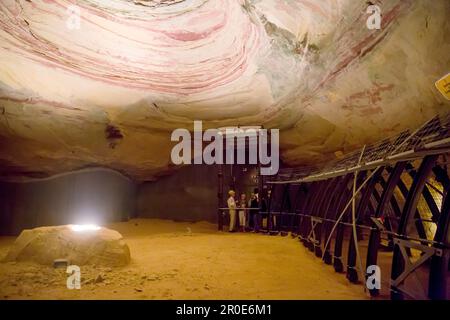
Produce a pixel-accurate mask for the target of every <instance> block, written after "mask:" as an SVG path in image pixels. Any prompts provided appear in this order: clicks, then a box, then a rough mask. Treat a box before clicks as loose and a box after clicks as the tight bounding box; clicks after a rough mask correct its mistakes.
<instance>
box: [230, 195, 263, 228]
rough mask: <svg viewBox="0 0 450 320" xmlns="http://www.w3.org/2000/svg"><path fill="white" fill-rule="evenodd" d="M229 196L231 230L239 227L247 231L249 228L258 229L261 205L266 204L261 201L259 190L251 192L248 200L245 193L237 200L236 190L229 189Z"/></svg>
mask: <svg viewBox="0 0 450 320" xmlns="http://www.w3.org/2000/svg"><path fill="white" fill-rule="evenodd" d="M228 196H229V197H228V200H227V205H228V212H229V214H230V228H229V231H230V232H234V231H236V230H237V229H238V230H240V231H241V232H246V231H247V230H251V231H258V229H259V211H260V206H261V205H263V206H264V204H263V203H262V202H260V199H259V194H258V192H257V190H255V192H252V193H251V195H250V199H248V200H247V195H246V194H245V193H242V194H241V195H240V197H239V199H238V200H236V199H235V197H236V193H235V192H234V190H230V191H228Z"/></svg>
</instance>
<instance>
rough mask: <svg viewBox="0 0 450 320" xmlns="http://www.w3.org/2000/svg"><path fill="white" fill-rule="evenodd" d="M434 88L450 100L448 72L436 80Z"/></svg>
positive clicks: (449, 74) (449, 77)
mask: <svg viewBox="0 0 450 320" xmlns="http://www.w3.org/2000/svg"><path fill="white" fill-rule="evenodd" d="M436 88H437V89H438V90H439V92H440V93H442V95H443V96H444V97H445V98H446V99H447V100H450V73H448V74H447V75H446V76H444V77H443V78H441V79H439V80H438V81H436Z"/></svg>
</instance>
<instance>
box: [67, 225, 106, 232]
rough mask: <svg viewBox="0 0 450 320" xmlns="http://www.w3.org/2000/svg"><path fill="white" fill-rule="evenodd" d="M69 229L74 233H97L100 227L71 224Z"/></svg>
mask: <svg viewBox="0 0 450 320" xmlns="http://www.w3.org/2000/svg"><path fill="white" fill-rule="evenodd" d="M69 227H70V229H71V230H72V231H75V232H86V231H97V230H100V227H99V226H97V225H95V224H71V225H70V226H69Z"/></svg>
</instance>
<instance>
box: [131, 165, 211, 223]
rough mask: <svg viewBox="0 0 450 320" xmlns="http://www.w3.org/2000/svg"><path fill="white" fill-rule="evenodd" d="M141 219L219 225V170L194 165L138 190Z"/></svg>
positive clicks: (146, 183)
mask: <svg viewBox="0 0 450 320" xmlns="http://www.w3.org/2000/svg"><path fill="white" fill-rule="evenodd" d="M136 207H137V212H138V213H139V217H142V218H162V219H172V220H182V221H201V220H205V221H211V222H216V221H217V166H207V165H192V166H186V167H183V168H181V169H179V170H178V171H177V172H174V173H173V174H171V175H170V176H165V177H161V178H159V179H158V181H157V182H145V183H142V184H141V185H140V186H139V188H138V193H137V205H136Z"/></svg>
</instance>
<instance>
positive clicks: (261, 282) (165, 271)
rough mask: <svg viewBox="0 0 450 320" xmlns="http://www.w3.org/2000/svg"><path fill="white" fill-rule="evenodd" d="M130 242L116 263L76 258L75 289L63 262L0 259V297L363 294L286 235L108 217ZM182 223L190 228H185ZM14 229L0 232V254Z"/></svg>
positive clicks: (328, 296)
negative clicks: (79, 262) (124, 261)
mask: <svg viewBox="0 0 450 320" xmlns="http://www.w3.org/2000/svg"><path fill="white" fill-rule="evenodd" d="M107 227H108V228H112V229H115V230H117V231H119V232H120V233H121V234H122V235H123V236H124V238H125V241H126V242H127V244H128V245H129V247H130V251H131V257H132V261H131V263H130V264H129V265H128V266H126V267H123V268H116V269H112V268H100V267H96V266H81V281H82V285H81V289H80V290H69V289H67V287H66V279H67V274H66V273H65V269H64V268H63V269H54V268H53V267H50V266H49V267H46V266H40V265H37V264H32V263H24V262H20V263H11V262H7V263H5V262H2V263H0V299H367V298H368V297H367V296H366V294H365V293H364V290H363V287H362V286H361V285H353V284H350V283H349V282H348V280H347V279H346V278H345V275H343V274H337V273H335V272H334V270H333V268H332V267H331V266H327V265H325V264H324V263H322V262H321V261H320V259H318V258H316V257H315V256H314V254H313V253H311V252H309V251H308V250H307V249H306V248H305V247H304V246H302V245H300V243H299V242H298V240H295V239H292V238H290V237H280V236H272V237H271V236H267V235H262V234H253V233H245V234H243V233H232V234H231V233H228V232H218V231H217V230H216V225H214V224H211V223H207V222H198V223H187V222H173V221H167V220H158V219H136V220H131V221H129V222H123V223H113V224H109V225H107ZM188 228H190V231H191V232H189V231H188ZM14 239H15V238H14V237H0V259H1V258H3V256H4V255H5V254H6V253H7V251H8V248H9V246H10V245H11V244H12V243H13V242H14Z"/></svg>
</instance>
